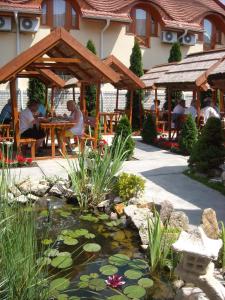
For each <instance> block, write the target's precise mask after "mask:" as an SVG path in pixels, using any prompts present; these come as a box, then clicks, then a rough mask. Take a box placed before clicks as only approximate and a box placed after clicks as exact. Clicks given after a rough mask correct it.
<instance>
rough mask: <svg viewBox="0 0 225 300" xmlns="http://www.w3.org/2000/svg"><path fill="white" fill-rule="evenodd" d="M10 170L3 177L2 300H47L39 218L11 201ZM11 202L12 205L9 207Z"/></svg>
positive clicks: (0, 210)
mask: <svg viewBox="0 0 225 300" xmlns="http://www.w3.org/2000/svg"><path fill="white" fill-rule="evenodd" d="M10 181H11V175H10V171H9V170H7V169H4V168H3V169H2V170H1V176H0V183H1V185H0V194H1V196H0V197H1V200H0V241H1V243H0V270H1V272H0V299H3V300H11V299H13V300H31V299H35V300H36V299H37V300H46V299H48V282H47V280H46V278H47V267H46V266H45V265H40V264H38V258H39V257H40V256H41V254H42V253H40V252H38V245H37V236H36V222H35V220H36V217H35V213H34V211H33V210H32V208H30V207H27V208H26V209H24V208H22V207H21V206H19V205H18V204H15V203H14V202H12V199H11V198H10V199H9V190H8V186H9V183H10ZM9 200H10V205H9Z"/></svg>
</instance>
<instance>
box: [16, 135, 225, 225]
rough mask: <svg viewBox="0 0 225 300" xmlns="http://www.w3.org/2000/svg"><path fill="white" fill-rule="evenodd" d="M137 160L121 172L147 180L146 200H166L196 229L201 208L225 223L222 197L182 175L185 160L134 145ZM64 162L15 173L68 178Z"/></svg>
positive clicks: (58, 160) (40, 162)
mask: <svg viewBox="0 0 225 300" xmlns="http://www.w3.org/2000/svg"><path fill="white" fill-rule="evenodd" d="M134 157H135V159H136V160H132V161H127V162H125V163H124V166H123V171H126V172H130V173H135V174H138V175H141V176H143V177H144V178H145V180H146V191H145V198H146V200H148V201H150V202H151V201H154V202H156V203H160V202H162V201H164V200H169V201H170V202H172V204H173V205H174V208H175V209H176V210H182V211H184V212H185V213H186V214H187V215H188V217H189V220H190V223H191V224H193V225H199V223H200V220H201V213H202V210H203V209H204V208H208V207H212V208H213V209H215V211H216V212H217V217H218V220H222V221H224V222H225V197H224V196H223V195H222V194H220V193H219V192H217V191H215V190H212V189H210V188H208V187H206V186H204V185H202V184H201V183H199V182H196V181H194V180H192V179H190V178H188V177H187V176H185V175H183V171H184V170H185V169H186V168H187V158H186V157H183V156H180V155H175V154H172V153H170V152H168V151H166V150H160V149H158V148H155V147H152V146H149V145H145V144H143V143H141V142H140V141H139V140H138V139H137V141H136V149H135V155H134ZM66 164H67V162H66V160H64V159H55V160H44V161H38V162H37V167H31V168H22V169H15V170H14V171H13V172H14V175H16V177H20V178H24V177H28V176H29V177H31V178H35V179H38V178H42V177H43V176H47V177H51V176H58V177H62V178H67V173H66V170H65V169H64V167H65V166H66Z"/></svg>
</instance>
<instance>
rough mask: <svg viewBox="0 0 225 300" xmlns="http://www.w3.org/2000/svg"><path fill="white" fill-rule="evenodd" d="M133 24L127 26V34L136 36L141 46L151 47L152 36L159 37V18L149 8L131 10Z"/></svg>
mask: <svg viewBox="0 0 225 300" xmlns="http://www.w3.org/2000/svg"><path fill="white" fill-rule="evenodd" d="M131 18H132V20H133V22H132V23H131V24H130V25H128V26H127V33H132V34H134V35H135V37H136V40H137V41H138V42H139V44H140V45H141V46H145V47H149V46H150V36H158V22H157V18H156V17H155V13H154V16H153V15H152V12H151V10H150V9H149V8H142V7H136V8H134V9H132V10H131Z"/></svg>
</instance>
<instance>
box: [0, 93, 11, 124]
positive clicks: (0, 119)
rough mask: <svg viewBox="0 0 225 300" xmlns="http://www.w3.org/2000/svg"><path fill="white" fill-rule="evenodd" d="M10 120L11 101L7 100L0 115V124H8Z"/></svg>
mask: <svg viewBox="0 0 225 300" xmlns="http://www.w3.org/2000/svg"><path fill="white" fill-rule="evenodd" d="M11 120H12V107H11V99H9V100H8V102H7V103H6V105H5V106H4V107H3V109H2V111H1V114H0V124H9V123H10V122H11Z"/></svg>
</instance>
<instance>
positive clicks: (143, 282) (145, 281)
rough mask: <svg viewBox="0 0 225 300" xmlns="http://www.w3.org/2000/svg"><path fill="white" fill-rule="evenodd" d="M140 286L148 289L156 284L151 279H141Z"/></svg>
mask: <svg viewBox="0 0 225 300" xmlns="http://www.w3.org/2000/svg"><path fill="white" fill-rule="evenodd" d="M138 284H139V285H140V286H142V287H143V288H145V289H147V288H150V287H152V286H153V284H154V282H153V280H151V279H150V278H141V279H140V280H138Z"/></svg>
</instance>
